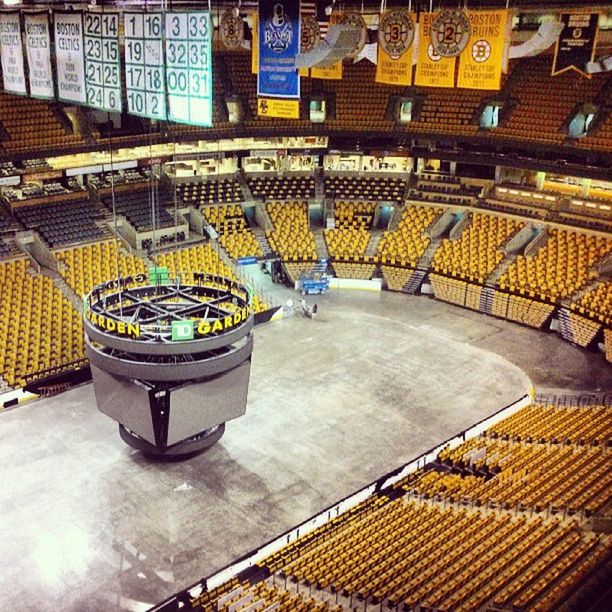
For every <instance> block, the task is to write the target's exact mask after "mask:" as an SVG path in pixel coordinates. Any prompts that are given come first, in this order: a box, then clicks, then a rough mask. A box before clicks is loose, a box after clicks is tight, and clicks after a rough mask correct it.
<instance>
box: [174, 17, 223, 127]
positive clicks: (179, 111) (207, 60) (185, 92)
mask: <svg viewBox="0 0 612 612" xmlns="http://www.w3.org/2000/svg"><path fill="white" fill-rule="evenodd" d="M212 34H213V32H212V23H211V19H210V13H208V12H204V11H201V12H192V13H166V82H167V85H168V106H169V108H168V119H170V121H177V122H179V123H189V124H191V125H202V126H205V127H212Z"/></svg>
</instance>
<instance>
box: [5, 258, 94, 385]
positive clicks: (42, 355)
mask: <svg viewBox="0 0 612 612" xmlns="http://www.w3.org/2000/svg"><path fill="white" fill-rule="evenodd" d="M0 287H2V290H1V291H0V376H2V378H3V379H4V380H5V381H6V382H7V383H8V384H9V385H10V386H12V387H21V386H23V385H25V384H26V382H27V379H28V378H30V379H34V378H36V377H37V376H40V375H43V372H46V374H47V375H50V374H55V373H58V372H60V371H62V370H64V369H74V368H75V367H77V365H79V364H80V365H83V360H84V358H85V354H84V352H83V322H82V319H81V316H80V315H79V313H78V312H77V311H76V310H75V309H74V308H73V307H72V305H71V304H70V302H69V301H68V300H67V299H66V298H65V297H64V296H63V294H62V293H61V292H60V290H59V289H57V288H56V287H55V285H54V284H53V282H52V280H51V279H50V278H48V277H46V276H41V275H37V274H35V273H34V271H33V270H32V269H30V268H28V262H27V260H26V259H13V260H9V261H2V262H0ZM59 339H61V341H59Z"/></svg>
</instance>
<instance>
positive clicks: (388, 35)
mask: <svg viewBox="0 0 612 612" xmlns="http://www.w3.org/2000/svg"><path fill="white" fill-rule="evenodd" d="M413 42H414V16H413V14H411V13H409V12H408V11H403V10H399V9H397V10H391V11H387V12H386V13H384V14H383V16H382V17H381V19H380V23H379V25H378V62H377V64H376V78H375V80H376V82H377V83H387V84H389V85H411V84H412V43H413Z"/></svg>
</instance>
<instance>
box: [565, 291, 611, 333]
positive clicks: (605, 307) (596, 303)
mask: <svg viewBox="0 0 612 612" xmlns="http://www.w3.org/2000/svg"><path fill="white" fill-rule="evenodd" d="M570 308H571V309H572V310H573V311H575V312H576V313H577V314H581V315H587V316H589V317H591V318H593V319H596V320H598V321H600V322H601V323H605V324H606V325H611V324H612V282H610V281H604V282H602V283H599V284H598V285H597V287H595V288H594V289H591V291H587V292H586V293H585V294H584V295H583V296H582V297H581V298H580V299H579V300H578V301H577V302H574V303H573V304H571V306H570Z"/></svg>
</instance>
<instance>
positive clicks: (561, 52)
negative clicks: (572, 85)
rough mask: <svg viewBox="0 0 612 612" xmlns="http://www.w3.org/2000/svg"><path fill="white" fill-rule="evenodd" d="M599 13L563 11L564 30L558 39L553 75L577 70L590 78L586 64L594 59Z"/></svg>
mask: <svg viewBox="0 0 612 612" xmlns="http://www.w3.org/2000/svg"><path fill="white" fill-rule="evenodd" d="M598 20H599V14H598V13H563V14H562V15H561V23H562V24H563V30H561V34H559V38H558V39H557V46H556V48H555V59H554V61H553V68H552V76H555V75H556V74H561V73H562V72H565V71H566V70H576V71H577V72H580V73H581V74H583V75H584V76H586V77H588V78H590V77H591V75H590V74H588V73H587V72H586V71H585V70H584V66H585V65H586V64H587V63H588V62H591V61H593V55H594V54H595V41H596V37H597V23H598Z"/></svg>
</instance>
